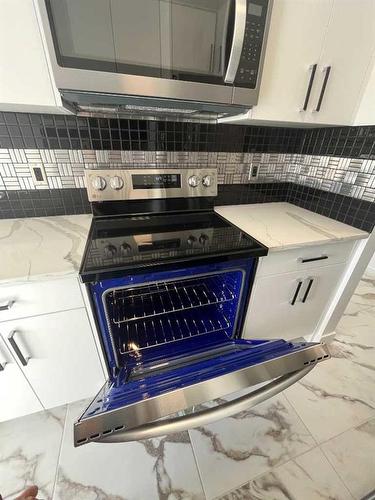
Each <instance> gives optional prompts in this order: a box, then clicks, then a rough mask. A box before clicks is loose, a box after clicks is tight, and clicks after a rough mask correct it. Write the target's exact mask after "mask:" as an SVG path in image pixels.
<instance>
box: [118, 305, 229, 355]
mask: <svg viewBox="0 0 375 500" xmlns="http://www.w3.org/2000/svg"><path fill="white" fill-rule="evenodd" d="M117 327H118V328H121V334H120V345H119V352H120V354H126V353H128V352H131V351H137V350H138V349H144V348H148V347H154V346H157V345H160V344H165V343H169V342H175V341H178V340H183V339H186V338H189V337H195V336H197V335H207V334H211V333H215V332H219V331H223V330H226V329H228V328H230V327H231V322H230V321H229V319H228V318H227V317H226V316H225V315H224V314H223V313H220V312H219V311H218V312H217V313H216V314H215V317H207V316H204V315H193V314H187V315H186V314H185V315H181V314H173V313H172V314H170V315H169V316H168V317H167V316H159V317H157V318H153V319H150V318H148V319H142V320H139V321H136V322H132V323H126V324H125V325H120V324H118V326H117Z"/></svg>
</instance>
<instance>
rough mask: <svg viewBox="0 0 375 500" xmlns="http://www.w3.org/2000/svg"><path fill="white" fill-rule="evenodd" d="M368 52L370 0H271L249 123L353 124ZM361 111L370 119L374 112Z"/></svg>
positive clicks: (373, 15)
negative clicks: (257, 90)
mask: <svg viewBox="0 0 375 500" xmlns="http://www.w3.org/2000/svg"><path fill="white" fill-rule="evenodd" d="M374 51H375V0H360V1H358V0H276V1H275V2H274V7H273V11H272V20H271V28H270V34H269V39H268V43H267V51H266V58H265V66H264V72H263V77H262V84H261V90H260V96H259V102H258V105H257V106H255V107H254V108H253V110H252V112H251V113H249V115H248V117H247V119H248V120H249V123H251V121H254V120H257V121H263V120H264V121H265V120H267V121H274V122H295V123H300V122H305V123H313V124H327V125H328V124H329V125H352V124H355V123H357V122H356V113H357V110H358V108H360V109H361V99H362V96H363V93H364V89H365V88H366V84H367V81H368V79H369V76H370V74H371V66H372V64H374V59H373V54H374ZM314 65H315V66H314ZM314 68H316V69H315V74H313V71H314ZM373 78H374V79H375V77H373ZM309 87H311V92H310V95H309ZM373 90H375V89H373ZM365 95H366V94H365ZM306 96H307V97H308V99H307V98H306ZM371 98H372V96H370V95H368V96H367V99H370V100H371ZM372 99H373V98H372ZM373 106H374V105H373ZM303 108H305V109H303ZM361 113H362V116H366V118H365V121H366V122H367V124H369V123H371V124H373V123H374V122H375V116H374V114H372V117H369V116H368V114H369V113H368V112H366V111H365V110H364V108H362V111H361ZM361 120H362V122H363V120H364V119H363V118H361Z"/></svg>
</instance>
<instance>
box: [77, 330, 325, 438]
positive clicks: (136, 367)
mask: <svg viewBox="0 0 375 500" xmlns="http://www.w3.org/2000/svg"><path fill="white" fill-rule="evenodd" d="M205 343H206V345H205ZM166 349H168V351H166ZM146 351H147V350H146ZM329 357H330V355H329V351H328V349H327V346H326V345H324V344H320V343H297V342H295V343H293V342H287V341H285V340H282V339H280V340H245V339H228V337H227V336H226V335H225V334H222V333H218V334H216V335H215V336H214V337H210V339H207V340H206V341H202V342H201V343H200V344H199V346H197V345H196V342H194V339H186V340H182V341H180V342H178V343H175V345H174V346H172V347H170V346H168V347H165V346H160V347H157V348H153V349H150V350H149V353H148V354H145V355H143V354H142V355H141V354H138V355H137V354H135V355H133V357H132V359H129V362H128V363H127V365H126V367H125V368H123V369H122V371H121V372H120V373H119V374H118V375H117V377H116V378H115V379H113V380H111V381H108V382H107V383H106V384H105V385H104V387H103V388H102V389H101V391H100V392H99V394H98V395H97V396H96V397H95V399H94V400H93V401H92V403H91V404H90V405H89V407H88V408H87V409H86V410H85V412H84V413H83V415H82V416H81V417H80V418H79V419H78V421H77V422H76V423H75V424H74V444H75V446H80V445H82V444H86V443H88V442H90V441H96V442H102V443H113V442H124V441H135V440H139V439H147V438H152V437H155V436H160V435H165V434H168V433H173V432H179V431H183V430H187V429H190V428H194V427H197V426H201V425H205V424H208V423H210V422H213V421H215V420H218V419H221V418H224V417H228V416H230V415H233V414H235V413H237V412H239V411H242V410H244V409H246V408H249V407H252V406H254V405H256V404H258V403H261V402H262V401H265V400H266V399H269V398H270V397H272V396H274V395H275V394H277V393H279V392H280V391H283V390H284V389H286V388H287V387H289V386H290V385H292V384H294V383H295V382H297V381H298V380H299V379H301V378H302V377H303V376H305V375H306V374H307V373H308V372H309V371H310V370H311V369H312V368H313V367H314V366H315V365H316V364H317V363H318V362H320V361H323V360H326V359H328V358H329ZM266 382H267V383H266ZM265 383H266V384H265ZM258 384H263V385H261V386H260V387H259V385H258ZM254 386H258V387H255V390H254ZM252 388H253V390H252ZM246 389H248V392H247V393H246V394H245V395H243V391H244V390H246ZM238 391H242V394H241V396H240V397H238V395H237V397H235V398H234V399H233V394H232V393H236V392H238ZM229 394H232V396H231V398H230V399H231V400H230V401H229V400H228V401H224V402H223V401H222V400H221V401H219V402H215V401H213V403H214V404H210V405H209V406H208V407H207V406H206V407H203V408H202V406H199V405H202V404H203V403H207V402H209V401H212V400H215V399H218V398H223V397H225V396H227V395H229ZM196 406H198V407H197V408H195V407H196Z"/></svg>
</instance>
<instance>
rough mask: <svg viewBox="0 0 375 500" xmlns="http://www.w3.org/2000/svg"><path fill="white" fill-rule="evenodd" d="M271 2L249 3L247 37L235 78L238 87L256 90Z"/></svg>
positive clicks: (259, 0)
mask: <svg viewBox="0 0 375 500" xmlns="http://www.w3.org/2000/svg"><path fill="white" fill-rule="evenodd" d="M268 3H269V0H256V1H254V0H249V1H248V2H247V14H246V27H245V37H244V42H243V46H242V53H241V59H240V64H239V65H238V70H237V74H236V78H235V85H236V86H237V87H246V88H250V89H254V88H255V87H256V84H257V78H258V72H259V63H260V56H261V53H262V47H263V40H264V32H265V28H266V21H267V10H268Z"/></svg>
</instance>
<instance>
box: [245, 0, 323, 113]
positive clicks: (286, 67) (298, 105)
mask: <svg viewBox="0 0 375 500" xmlns="http://www.w3.org/2000/svg"><path fill="white" fill-rule="evenodd" d="M331 10H332V0H276V1H275V2H274V4H273V9H272V17H271V26H270V32H269V37H268V41H267V51H266V58H265V62H264V69H263V76H262V84H261V87H260V95H259V102H258V105H257V106H255V107H254V108H253V110H252V115H251V118H252V119H254V120H272V121H292V122H300V121H304V119H305V114H306V113H305V112H303V111H302V109H303V107H304V104H305V100H306V95H307V92H308V88H309V83H310V80H311V78H312V71H313V68H312V66H313V65H314V64H315V65H317V64H318V62H319V58H320V55H321V51H322V45H323V41H324V37H325V34H326V31H327V25H328V21H329V16H330V13H331ZM310 100H311V98H310Z"/></svg>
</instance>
